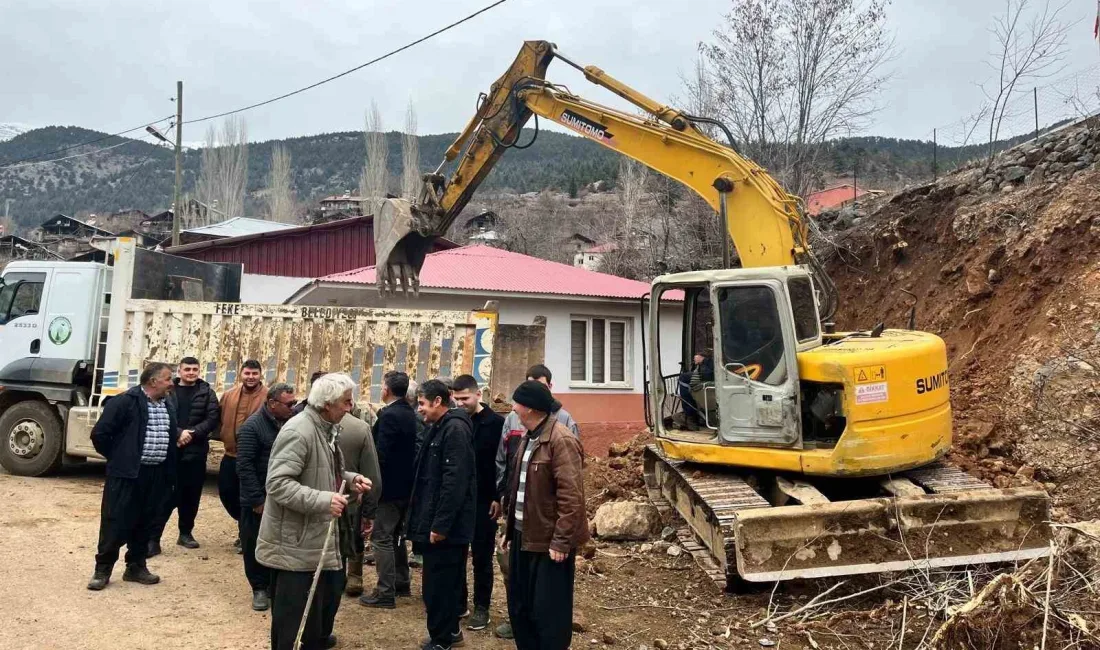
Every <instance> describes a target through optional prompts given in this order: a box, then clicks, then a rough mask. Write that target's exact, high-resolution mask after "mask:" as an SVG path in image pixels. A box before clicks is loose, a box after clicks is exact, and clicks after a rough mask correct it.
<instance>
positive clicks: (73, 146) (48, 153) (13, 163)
mask: <svg viewBox="0 0 1100 650" xmlns="http://www.w3.org/2000/svg"><path fill="white" fill-rule="evenodd" d="M170 119H172V116H171V115H169V116H168V117H162V118H160V119H159V120H153V121H152V122H146V123H144V124H142V125H141V126H135V127H134V128H132V129H126V130H125V131H119V132H118V133H112V134H110V135H104V136H101V137H98V138H96V139H94V140H88V141H87V142H81V143H78V144H71V145H69V146H67V147H61V148H60V149H54V150H53V151H45V152H43V153H38V154H34V155H31V156H26V157H24V158H19V159H18V160H13V161H11V162H8V163H4V164H3V165H0V169H7V168H9V167H17V166H18V167H24V166H25V165H19V163H21V162H25V161H28V160H34V159H35V158H41V157H43V156H52V155H53V154H55V153H62V152H65V151H69V150H70V149H78V148H80V147H87V146H88V145H92V144H95V143H97V142H103V141H104V140H109V139H111V138H117V137H119V136H122V135H126V134H127V133H133V132H134V131H138V130H140V129H144V128H145V127H147V126H153V125H154V124H159V123H161V122H163V121H165V120H170ZM118 146H120V145H118ZM108 148H113V147H108ZM98 151H106V149H99V150H98ZM91 153H95V152H94V151H93V152H91ZM81 155H88V154H81ZM58 160H67V159H66V158H59V159H58ZM41 162H43V163H47V162H56V161H54V160H43V161H41ZM35 164H39V163H35Z"/></svg>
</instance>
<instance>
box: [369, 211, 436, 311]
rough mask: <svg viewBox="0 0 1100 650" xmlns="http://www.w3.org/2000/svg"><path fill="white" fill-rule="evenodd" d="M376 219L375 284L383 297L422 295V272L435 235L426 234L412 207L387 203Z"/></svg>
mask: <svg viewBox="0 0 1100 650" xmlns="http://www.w3.org/2000/svg"><path fill="white" fill-rule="evenodd" d="M377 212H378V214H376V215H375V216H374V242H375V256H376V257H375V260H376V263H375V271H376V273H375V282H376V283H377V285H378V291H379V292H381V293H382V294H383V295H386V294H391V295H392V294H396V293H397V292H398V291H399V290H400V291H401V292H402V293H404V294H406V295H407V294H408V293H409V292H410V291H411V292H412V293H413V295H417V294H419V292H420V269H421V267H423V266H424V258H425V257H426V256H427V255H428V251H429V250H430V249H431V246H432V241H433V240H434V239H435V235H434V234H433V233H431V232H427V233H425V232H424V229H423V228H422V227H421V226H420V224H419V223H418V221H419V220H418V219H417V217H416V215H415V214H414V212H413V209H412V206H411V205H410V204H409V202H408V201H406V200H404V199H387V200H385V201H383V202H382V207H381V209H380V210H378V211H377Z"/></svg>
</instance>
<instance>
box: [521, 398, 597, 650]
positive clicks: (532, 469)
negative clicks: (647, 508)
mask: <svg viewBox="0 0 1100 650" xmlns="http://www.w3.org/2000/svg"><path fill="white" fill-rule="evenodd" d="M512 402H513V403H514V404H515V407H514V409H515V412H516V415H518V416H519V419H520V422H521V423H522V424H523V426H524V428H525V429H526V430H527V435H525V436H524V437H523V441H522V442H521V443H520V447H519V450H518V451H517V453H516V457H515V459H514V460H513V467H512V471H511V472H510V476H511V479H510V482H509V486H508V491H507V493H506V494H505V509H506V510H505V511H506V512H507V514H508V519H507V525H506V527H505V533H504V541H503V542H502V543H501V548H502V549H503V550H504V551H506V552H507V553H508V562H509V565H510V571H509V573H508V615H509V617H511V620H512V632H513V634H514V635H515V642H516V648H518V650H566V648H568V647H569V644H570V642H571V640H572V636H573V578H574V573H575V571H576V559H577V549H578V548H580V547H581V546H582V545H584V544H585V543H586V542H588V517H587V516H586V514H585V509H584V474H583V452H582V451H581V443H580V441H579V440H578V439H577V438H576V437H575V436H574V435H573V434H572V433H571V432H570V431H569V429H568V428H566V427H565V426H564V425H562V424H561V423H560V422H559V421H558V420H557V418H555V417H553V416H552V414H553V413H554V412H555V411H557V410H559V409H560V408H561V403H560V402H558V401H557V400H556V399H554V396H553V395H552V394H551V393H550V389H549V388H547V387H546V386H545V385H544V384H542V383H539V382H538V381H525V382H523V383H522V384H520V385H519V388H517V389H516V391H515V393H514V394H513V395H512Z"/></svg>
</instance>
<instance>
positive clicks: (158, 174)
mask: <svg viewBox="0 0 1100 650" xmlns="http://www.w3.org/2000/svg"><path fill="white" fill-rule="evenodd" d="M103 135H104V134H101V133H98V132H95V131H88V130H86V129H80V128H77V127H47V128H43V129H35V130H33V131H29V132H27V133H23V134H21V135H18V136H16V137H14V138H12V139H11V140H9V141H7V142H0V166H2V165H5V164H8V163H11V162H12V161H16V160H19V159H21V158H24V157H27V156H33V155H35V154H39V153H41V152H44V151H52V150H56V149H60V148H62V147H65V146H69V145H72V144H74V143H79V142H85V141H88V140H92V139H95V138H97V137H102V136H103ZM531 135H532V133H531V132H524V134H523V136H522V137H523V142H526V141H527V139H529V138H530V137H531ZM454 137H455V134H439V135H427V136H421V137H420V159H421V167H422V169H421V171H422V172H423V171H430V170H433V169H434V168H435V166H436V165H437V164H438V162H439V161H441V160H442V159H443V152H444V151H445V150H446V148H447V146H449V145H450V143H451V142H452V141H453V140H454ZM123 142H125V141H124V140H123V139H121V138H108V139H106V140H104V141H102V142H99V143H96V144H95V145H92V147H90V148H107V147H114V146H115V145H119V144H122V143H123ZM279 143H281V144H283V145H284V146H286V148H287V149H288V150H289V151H290V155H291V160H292V167H293V186H294V190H295V192H296V194H297V196H298V198H299V199H300V200H302V201H306V202H313V201H316V200H317V199H319V198H321V197H323V196H325V195H328V194H334V193H342V192H345V191H348V190H354V189H355V188H357V187H358V186H359V175H360V171H361V169H362V167H363V157H364V143H363V134H362V133H361V132H345V133H327V134H323V135H316V136H305V137H298V138H289V139H286V140H273V141H268V142H259V143H252V144H250V145H249V149H248V152H249V166H248V172H249V179H248V191H249V192H250V193H252V192H257V191H259V190H262V189H263V188H264V187H265V184H266V179H267V175H268V172H269V169H270V165H271V149H272V147H273V146H274V145H275V144H279ZM387 143H388V146H389V170H390V176H391V183H392V184H393V187H392V190H393V191H396V190H397V183H399V182H400V175H401V171H402V162H401V134H400V133H397V132H391V133H388V134H387ZM87 150H88V149H87V148H85V149H77V150H70V151H66V152H63V153H60V154H55V155H54V156H53V157H62V156H69V155H73V154H77V153H84V152H85V151H87ZM201 158H202V152H201V151H200V150H189V151H186V152H184V164H183V168H184V171H183V173H184V183H183V184H184V192H189V191H191V189H192V188H193V187H194V185H195V180H196V178H197V176H198V173H199V168H200V164H201ZM173 160H174V157H173V152H172V151H171V150H170V149H169V148H166V147H163V146H162V147H157V146H154V145H151V144H147V143H145V142H131V143H130V144H123V145H122V146H118V147H117V148H112V149H110V150H109V151H104V152H103V153H99V154H94V155H92V156H85V157H81V158H74V159H71V160H66V161H63V162H58V163H51V164H44V165H34V166H23V167H13V168H7V169H4V168H0V204H2V201H3V199H8V198H10V199H13V202H14V207H13V208H12V213H13V216H14V217H15V218H16V222H17V224H18V225H20V226H21V227H26V226H28V225H31V224H35V223H37V222H39V221H41V220H43V219H46V218H48V217H50V216H52V215H54V214H56V213H58V212H64V213H66V214H75V213H76V212H79V211H89V212H100V211H108V210H118V209H125V208H137V209H141V210H145V211H147V212H151V211H155V210H158V209H164V208H166V207H168V206H169V205H170V204H171V200H172V191H173V183H174V174H175V168H174V162H173ZM617 166H618V157H617V156H616V154H615V153H614V152H611V151H608V150H606V149H604V148H602V147H600V146H598V145H596V144H594V143H591V142H589V141H587V140H584V139H583V138H579V137H572V136H568V135H564V134H560V133H553V132H545V131H543V132H542V133H540V134H539V136H538V140H537V141H536V142H535V144H534V145H533V146H532V147H530V148H529V149H516V150H514V151H511V152H509V155H508V156H506V157H504V158H503V159H502V160H501V162H500V163H499V164H498V165H497V167H496V168H495V169H494V170H493V172H492V173H491V174H490V175H489V177H488V179H487V180H486V182H485V184H484V186H483V187H485V188H486V189H506V190H511V191H514V192H529V191H536V190H540V189H543V188H547V187H552V188H560V189H562V190H564V191H568V190H569V189H570V188H576V187H580V186H583V185H585V184H587V183H591V182H593V181H597V180H601V179H611V178H614V177H615V174H616V170H617ZM259 209H260V206H259V205H257V204H255V202H254V201H253V200H250V201H249V203H248V205H247V206H246V212H248V213H249V214H255V213H256V211H257V210H259Z"/></svg>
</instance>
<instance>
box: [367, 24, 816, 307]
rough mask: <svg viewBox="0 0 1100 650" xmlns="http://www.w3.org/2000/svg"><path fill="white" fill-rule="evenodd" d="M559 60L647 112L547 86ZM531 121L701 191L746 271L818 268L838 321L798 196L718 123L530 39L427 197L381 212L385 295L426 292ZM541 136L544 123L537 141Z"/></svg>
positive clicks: (430, 178)
mask: <svg viewBox="0 0 1100 650" xmlns="http://www.w3.org/2000/svg"><path fill="white" fill-rule="evenodd" d="M554 58H558V59H561V60H562V61H565V62H566V63H568V64H569V65H571V66H573V67H575V68H577V69H578V70H580V71H582V72H583V73H584V75H585V77H586V78H587V79H588V80H589V81H591V82H593V83H595V84H597V85H600V86H602V87H604V88H606V89H608V90H610V91H612V92H614V93H615V94H617V95H619V96H620V97H623V98H624V99H626V100H627V101H630V102H631V103H632V104H634V105H635V106H637V107H638V108H640V109H641V110H642V111H644V115H641V116H639V115H631V114H629V113H625V112H623V111H620V110H617V109H614V108H610V107H607V106H603V105H600V104H597V103H594V102H590V101H587V100H585V99H582V98H580V97H578V96H576V95H574V94H572V93H571V92H569V90H568V89H567V88H565V87H564V86H560V85H555V84H552V83H550V82H548V81H546V70H547V67H548V66H549V64H550V62H551V61H552V60H553V59H554ZM532 115H536V116H541V117H543V118H546V119H549V120H553V121H554V122H556V123H558V124H561V125H563V126H565V127H567V128H570V129H572V130H574V131H576V132H578V133H580V134H581V135H583V136H585V137H587V138H589V139H591V140H594V141H595V142H597V143H599V144H601V145H603V146H605V147H607V148H609V149H612V150H615V151H618V152H619V153H621V154H623V155H625V156H628V157H630V158H633V159H634V160H637V161H638V162H640V163H642V164H644V165H647V166H648V167H650V168H652V169H654V170H656V171H658V172H661V173H662V174H664V175H666V176H668V177H670V178H674V179H676V180H678V181H680V182H681V183H683V184H684V185H686V186H687V187H689V188H691V189H692V190H694V191H695V192H696V193H697V194H699V196H701V197H702V198H703V199H704V200H706V201H707V202H708V203H709V204H710V205H711V207H712V208H714V210H715V212H717V213H718V215H719V217H720V219H721V220H722V222H723V224H724V227H725V229H726V233H727V235H728V238H729V239H730V240H732V244H733V245H734V246H735V247H736V250H737V254H738V256H739V258H740V262H741V266H742V267H744V268H751V267H768V266H786V265H791V264H807V265H809V266H810V267H811V268H812V269H813V270H814V271H815V274H816V275H817V276H818V284H819V287H821V288H822V290H823V293H824V294H825V295H826V296H827V298H828V300H827V308H826V309H825V311H826V315H827V316H829V315H831V312H832V308H831V307H832V306H833V305H835V300H833V297H832V296H833V294H834V292H833V291H832V284H831V282H829V281H828V278H827V276H826V275H825V273H824V269H823V268H822V267H821V266H820V265H819V264H818V263H817V260H816V259H814V257H813V255H812V253H811V252H810V249H809V245H808V232H807V227H806V223H805V221H804V220H803V218H802V216H801V213H800V209H799V204H798V200H797V199H796V198H795V197H794V196H792V195H790V194H788V193H787V192H786V191H785V190H784V189H783V188H782V187H781V186H780V185H779V183H778V182H776V180H775V179H774V178H772V176H771V175H769V174H768V173H767V172H766V171H765V170H764V169H763V168H762V167H760V166H759V165H757V164H756V163H754V162H753V161H751V160H749V159H747V158H744V157H742V156H741V155H739V154H738V153H737V152H736V151H734V150H733V149H732V148H731V147H730V146H725V145H722V144H719V143H717V142H715V141H714V140H712V139H710V138H708V137H707V136H706V135H704V133H703V132H702V131H701V130H700V129H699V128H698V125H700V124H703V123H711V122H713V120H710V119H708V118H704V117H695V116H690V115H686V114H684V113H682V112H680V111H677V110H676V109H673V108H670V107H668V106H665V105H662V104H660V103H658V102H656V101H654V100H652V99H650V98H648V97H646V96H645V95H643V94H641V93H639V92H638V91H636V90H634V89H633V88H630V87H629V86H627V85H626V84H624V83H622V82H620V81H618V80H616V79H614V78H612V77H611V76H609V75H608V74H607V73H605V72H604V71H603V70H600V69H599V68H597V67H595V66H587V67H581V66H580V65H578V64H576V63H574V62H572V61H570V60H569V59H567V58H565V57H564V56H562V55H560V54H558V53H557V51H556V49H555V46H554V45H553V44H552V43H548V42H546V41H527V42H525V43H524V44H523V48H522V49H521V50H520V52H519V55H517V57H516V60H515V61H514V62H513V63H512V66H511V67H510V68H509V69H508V71H507V72H505V73H504V75H503V76H501V77H500V78H499V79H498V80H497V81H496V82H495V83H493V85H492V87H491V88H490V89H489V92H488V93H487V94H483V95H482V97H481V101H480V102H479V105H478V109H477V112H476V114H475V115H474V116H473V118H472V119H471V120H470V121H469V123H468V124H467V125H466V127H465V128H464V129H463V130H462V132H461V133H460V134H459V136H458V138H456V139H455V141H454V143H453V144H452V145H451V146H450V148H448V149H447V152H446V154H445V156H444V161H443V163H442V164H441V165H440V167H439V169H438V170H437V172H436V173H434V174H428V175H426V176H425V183H424V187H423V190H422V193H421V196H420V199H419V201H417V203H416V204H407V203H404V202H400V201H395V202H391V203H392V205H390V206H388V210H387V209H383V211H382V214H380V215H376V228H377V230H378V233H379V236H378V243H377V253H378V260H379V264H378V269H379V273H378V283H379V288H380V290H381V291H383V293H387V292H394V291H397V290H399V289H400V290H405V291H408V290H409V289H412V290H413V291H415V290H416V289H417V287H418V276H419V271H420V267H421V265H422V264H423V262H424V257H425V255H426V254H427V251H428V248H429V247H430V246H431V241H432V239H433V238H435V237H440V236H443V235H444V234H445V233H446V232H447V230H448V228H450V226H451V224H452V223H454V220H455V218H456V217H457V216H458V214H459V213H460V212H461V211H462V209H463V208H464V207H465V206H466V204H467V203H468V202H469V200H470V198H471V197H472V196H473V194H474V192H475V191H476V190H477V188H478V187H479V186H480V184H481V183H482V181H483V180H484V179H485V177H486V176H487V175H488V174H489V172H490V171H491V170H492V168H493V166H494V165H495V164H496V162H497V161H498V160H499V159H500V157H501V155H502V154H503V153H504V152H505V151H506V150H507V149H510V148H524V147H526V146H529V144H530V143H521V142H519V137H520V131H521V129H522V127H523V125H524V124H526V123H527V121H528V120H529V119H530V118H531V116H532ZM537 133H538V132H537V123H536V132H535V137H537ZM731 144H732V143H731ZM460 156H461V159H460V160H459V163H458V165H457V167H456V168H455V170H454V172H453V173H452V174H451V175H450V178H446V177H444V176H443V175H442V174H441V173H440V172H441V171H442V169H443V167H444V166H445V165H446V164H447V163H449V162H451V161H453V160H455V159H456V158H459V157H460ZM727 248H728V247H727Z"/></svg>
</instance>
